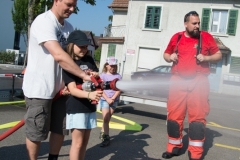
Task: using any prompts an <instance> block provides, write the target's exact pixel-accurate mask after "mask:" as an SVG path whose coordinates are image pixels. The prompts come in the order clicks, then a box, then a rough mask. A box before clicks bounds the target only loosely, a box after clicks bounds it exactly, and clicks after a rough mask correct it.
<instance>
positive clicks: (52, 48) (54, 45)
mask: <svg viewBox="0 0 240 160" xmlns="http://www.w3.org/2000/svg"><path fill="white" fill-rule="evenodd" d="M43 46H44V47H45V48H46V49H47V50H48V51H49V52H50V53H51V55H52V56H53V58H54V60H55V61H57V62H58V63H59V65H60V66H61V67H62V68H63V69H64V70H66V71H68V72H70V73H72V74H74V75H75V76H78V77H80V78H82V79H84V80H87V81H90V80H91V78H90V76H88V75H87V74H86V73H85V72H84V71H83V70H81V69H80V67H79V66H77V65H76V63H75V62H74V61H73V60H72V58H71V57H70V56H69V55H68V54H67V53H66V52H65V51H64V50H63V49H62V47H61V46H60V44H59V43H58V42H57V41H55V40H52V41H47V42H44V43H43Z"/></svg>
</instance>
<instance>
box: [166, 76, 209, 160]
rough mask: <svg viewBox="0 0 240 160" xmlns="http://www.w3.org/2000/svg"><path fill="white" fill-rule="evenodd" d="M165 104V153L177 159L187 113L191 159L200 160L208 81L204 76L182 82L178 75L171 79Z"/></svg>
mask: <svg viewBox="0 0 240 160" xmlns="http://www.w3.org/2000/svg"><path fill="white" fill-rule="evenodd" d="M170 84H171V85H170V88H169V98H168V103H167V111H168V116H167V131H168V144H167V152H169V153H173V154H176V155H178V154H179V150H180V149H181V148H182V146H183V143H182V137H183V135H182V131H183V121H184V119H185V116H186V112H187V113H188V122H189V130H188V135H189V145H188V151H189V152H190V155H191V158H193V159H200V158H201V156H202V153H203V144H204V140H205V125H206V119H205V117H206V116H207V115H208V113H209V103H208V96H209V81H208V77H207V75H204V74H201V73H197V75H196V76H195V77H191V78H183V77H180V76H179V75H178V74H177V73H175V74H173V76H172V77H171V79H170Z"/></svg>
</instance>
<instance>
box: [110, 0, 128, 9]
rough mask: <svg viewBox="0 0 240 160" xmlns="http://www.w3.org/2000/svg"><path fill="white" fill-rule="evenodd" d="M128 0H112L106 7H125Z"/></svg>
mask: <svg viewBox="0 0 240 160" xmlns="http://www.w3.org/2000/svg"><path fill="white" fill-rule="evenodd" d="M128 2H129V0H113V2H112V4H110V6H108V8H112V9H127V8H128Z"/></svg>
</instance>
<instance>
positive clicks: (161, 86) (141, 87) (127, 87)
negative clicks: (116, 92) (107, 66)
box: [116, 80, 169, 96]
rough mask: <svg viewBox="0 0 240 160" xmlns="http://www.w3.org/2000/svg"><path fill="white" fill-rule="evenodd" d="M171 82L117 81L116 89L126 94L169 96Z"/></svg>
mask: <svg viewBox="0 0 240 160" xmlns="http://www.w3.org/2000/svg"><path fill="white" fill-rule="evenodd" d="M168 86H169V81H160V80H144V81H125V80H121V81H117V83H116V87H117V88H118V89H120V90H121V91H122V92H124V93H137V94H139V93H141V94H148V95H156V96H159V95H165V96H166V95H167V94H168Z"/></svg>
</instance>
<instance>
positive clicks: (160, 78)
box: [131, 65, 171, 98]
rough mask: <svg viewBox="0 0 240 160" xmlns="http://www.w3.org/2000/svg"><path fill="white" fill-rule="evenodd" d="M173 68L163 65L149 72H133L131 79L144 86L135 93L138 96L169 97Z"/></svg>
mask: <svg viewBox="0 0 240 160" xmlns="http://www.w3.org/2000/svg"><path fill="white" fill-rule="evenodd" d="M170 77H171V66H168V65H161V66H158V67H155V68H153V69H151V70H147V71H138V72H132V74H131V79H132V81H136V84H142V86H144V87H140V88H139V89H137V90H136V91H135V92H136V93H137V94H143V95H149V96H155V97H163V98H166V97H167V96H168V88H169V79H170Z"/></svg>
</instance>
